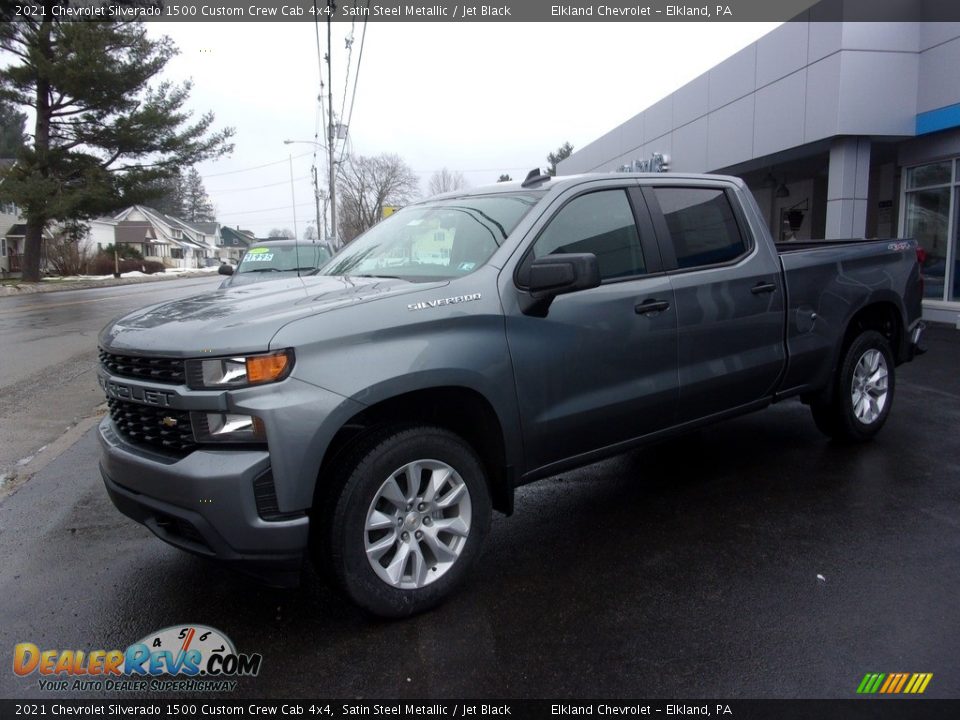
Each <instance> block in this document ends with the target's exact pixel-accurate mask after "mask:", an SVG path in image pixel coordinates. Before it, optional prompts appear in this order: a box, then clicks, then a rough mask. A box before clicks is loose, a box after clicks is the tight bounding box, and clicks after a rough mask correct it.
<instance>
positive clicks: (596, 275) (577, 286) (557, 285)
mask: <svg viewBox="0 0 960 720" xmlns="http://www.w3.org/2000/svg"><path fill="white" fill-rule="evenodd" d="M526 275H527V277H526V283H527V287H526V290H525V291H524V292H521V294H520V310H521V311H522V312H523V313H524V314H525V315H533V316H535V317H546V315H547V310H548V309H549V308H550V303H552V302H553V299H554V298H555V297H556V296H557V295H565V294H567V293H572V292H577V291H579V290H589V289H590V288H595V287H597V286H598V285H600V264H599V263H598V262H597V256H596V255H594V254H593V253H562V254H558V255H547V256H546V257H542V258H537V259H536V260H534V261H533V262H532V263H531V264H530V268H529V270H528V271H527V274H526Z"/></svg>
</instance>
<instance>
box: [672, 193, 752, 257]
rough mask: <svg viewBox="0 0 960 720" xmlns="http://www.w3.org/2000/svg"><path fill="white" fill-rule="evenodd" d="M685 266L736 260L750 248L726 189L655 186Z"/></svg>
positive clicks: (673, 241)
mask: <svg viewBox="0 0 960 720" xmlns="http://www.w3.org/2000/svg"><path fill="white" fill-rule="evenodd" d="M654 194H655V195H656V198H657V202H658V203H659V205H660V210H661V211H662V212H663V217H664V219H665V220H666V221H667V228H668V229H669V230H670V240H671V242H672V243H673V249H674V253H675V254H676V257H677V267H678V268H681V269H686V268H694V267H701V266H704V265H716V264H718V263H725V262H730V261H732V260H736V259H737V258H738V257H740V256H741V255H743V254H744V253H745V252H746V251H747V246H746V243H745V242H744V241H743V236H741V235H740V228H739V227H737V221H736V218H735V217H734V215H733V208H731V207H730V201H729V200H728V199H727V196H726V193H724V191H723V190H717V189H714V188H674V187H658V188H654Z"/></svg>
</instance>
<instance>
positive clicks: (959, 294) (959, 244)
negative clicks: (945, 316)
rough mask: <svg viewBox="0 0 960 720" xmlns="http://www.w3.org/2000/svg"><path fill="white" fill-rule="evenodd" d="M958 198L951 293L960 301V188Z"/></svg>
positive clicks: (959, 175)
mask: <svg viewBox="0 0 960 720" xmlns="http://www.w3.org/2000/svg"><path fill="white" fill-rule="evenodd" d="M957 177H958V178H960V160H957ZM954 193H955V195H956V197H955V198H954V201H953V207H954V213H955V214H954V219H953V272H952V273H951V284H952V285H953V292H951V293H950V298H951V299H952V300H960V279H958V278H957V270H958V266H960V187H957V188H956V190H954Z"/></svg>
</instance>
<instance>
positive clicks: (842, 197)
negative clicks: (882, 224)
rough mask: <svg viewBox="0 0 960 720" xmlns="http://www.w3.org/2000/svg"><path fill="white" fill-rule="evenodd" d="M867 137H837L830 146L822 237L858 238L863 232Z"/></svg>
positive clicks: (867, 165) (868, 163)
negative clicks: (825, 215) (825, 220)
mask: <svg viewBox="0 0 960 720" xmlns="http://www.w3.org/2000/svg"><path fill="white" fill-rule="evenodd" d="M869 186H870V138H858V137H843V138H837V139H836V140H834V141H833V143H832V144H831V146H830V175H829V180H828V181H827V224H826V232H825V237H826V238H827V239H828V240H830V239H837V238H860V237H864V236H865V235H866V233H867V191H868V189H869Z"/></svg>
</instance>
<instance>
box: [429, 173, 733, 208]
mask: <svg viewBox="0 0 960 720" xmlns="http://www.w3.org/2000/svg"><path fill="white" fill-rule="evenodd" d="M613 178H636V179H641V180H642V179H647V180H652V179H657V180H663V179H664V178H669V179H670V180H678V181H681V182H683V181H687V180H727V181H730V182H733V183H735V184H737V185H743V180H741V179H740V178H738V177H734V176H732V175H716V174H709V173H676V172H669V173H643V172H626V173H625V172H605V173H580V174H577V175H556V176H554V177H551V178H550V179H549V180H542V181H540V182H538V183H536V184H535V185H530V186H528V187H524V186H523V181H520V180H511V181H509V182H499V183H493V184H490V185H481V186H479V187H474V188H465V189H460V190H452V191H450V192H446V193H441V194H440V195H433V196H432V197H429V198H424V199H423V200H421V202H428V201H432V200H449V199H453V198H459V197H472V196H474V195H491V194H494V193H502V192H523V191H525V190H526V191H536V190H554V189H561V190H562V189H565V188H567V187H570V186H571V185H576V184H579V183H581V182H585V181H588V180H607V179H613Z"/></svg>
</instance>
